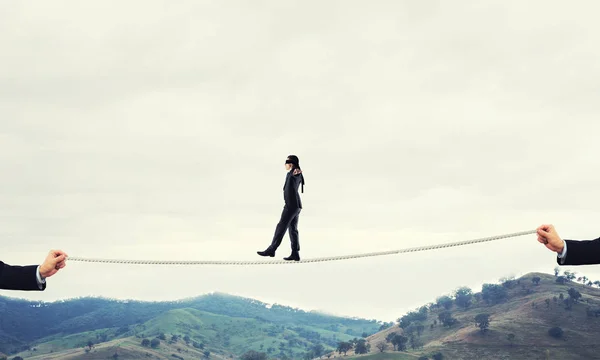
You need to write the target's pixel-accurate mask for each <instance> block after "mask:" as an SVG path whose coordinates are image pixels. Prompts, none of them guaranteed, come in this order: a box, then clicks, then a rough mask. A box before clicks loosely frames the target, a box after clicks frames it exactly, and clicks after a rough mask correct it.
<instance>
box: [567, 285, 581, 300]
mask: <svg viewBox="0 0 600 360" xmlns="http://www.w3.org/2000/svg"><path fill="white" fill-rule="evenodd" d="M568 294H569V297H570V298H571V299H573V301H575V302H577V301H578V300H579V299H580V298H581V293H580V292H579V291H577V290H575V288H570V289H569V291H568Z"/></svg>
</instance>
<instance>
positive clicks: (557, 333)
mask: <svg viewBox="0 0 600 360" xmlns="http://www.w3.org/2000/svg"><path fill="white" fill-rule="evenodd" d="M548 335H550V336H552V337H553V338H557V339H560V338H561V337H562V336H563V330H562V329H561V328H560V327H558V326H556V327H553V328H551V329H550V330H548Z"/></svg>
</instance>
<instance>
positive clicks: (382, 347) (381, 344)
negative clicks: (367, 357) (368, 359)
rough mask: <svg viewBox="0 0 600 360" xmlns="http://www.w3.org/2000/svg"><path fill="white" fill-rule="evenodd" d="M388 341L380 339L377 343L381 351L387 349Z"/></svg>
mask: <svg viewBox="0 0 600 360" xmlns="http://www.w3.org/2000/svg"><path fill="white" fill-rule="evenodd" d="M387 346H388V345H387V343H386V342H385V341H380V342H378V343H377V349H379V352H384V351H385V350H387Z"/></svg>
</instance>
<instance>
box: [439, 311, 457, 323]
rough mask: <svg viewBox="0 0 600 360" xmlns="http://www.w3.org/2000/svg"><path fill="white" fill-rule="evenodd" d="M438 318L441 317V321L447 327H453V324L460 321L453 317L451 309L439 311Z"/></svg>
mask: <svg viewBox="0 0 600 360" xmlns="http://www.w3.org/2000/svg"><path fill="white" fill-rule="evenodd" d="M438 318H439V319H440V322H441V323H442V324H443V325H444V326H447V327H452V325H454V324H456V323H457V322H458V320H456V319H455V318H453V317H452V313H451V312H450V311H443V312H441V313H439V314H438Z"/></svg>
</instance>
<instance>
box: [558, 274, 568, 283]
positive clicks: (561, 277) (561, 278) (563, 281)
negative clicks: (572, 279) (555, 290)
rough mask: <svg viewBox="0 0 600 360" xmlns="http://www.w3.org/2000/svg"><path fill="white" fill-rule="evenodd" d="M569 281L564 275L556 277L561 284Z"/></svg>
mask: <svg viewBox="0 0 600 360" xmlns="http://www.w3.org/2000/svg"><path fill="white" fill-rule="evenodd" d="M567 281H568V280H567V278H566V277H565V276H563V275H560V276H558V277H556V282H557V283H559V284H565V283H566V282H567Z"/></svg>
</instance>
